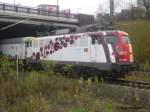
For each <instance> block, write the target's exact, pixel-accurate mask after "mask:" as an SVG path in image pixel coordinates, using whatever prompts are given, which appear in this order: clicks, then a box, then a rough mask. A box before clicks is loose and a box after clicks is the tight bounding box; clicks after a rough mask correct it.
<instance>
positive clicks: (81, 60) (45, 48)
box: [0, 31, 133, 70]
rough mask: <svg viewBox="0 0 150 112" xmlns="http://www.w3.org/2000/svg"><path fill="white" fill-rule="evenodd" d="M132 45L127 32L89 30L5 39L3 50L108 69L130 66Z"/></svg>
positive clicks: (39, 58) (25, 56) (0, 50)
mask: <svg viewBox="0 0 150 112" xmlns="http://www.w3.org/2000/svg"><path fill="white" fill-rule="evenodd" d="M107 35H108V37H107V38H105V36H107ZM105 39H106V40H105ZM107 39H108V40H107ZM129 45H130V46H131V44H130V42H129V39H128V34H127V33H126V32H122V31H109V32H87V33H80V34H67V35H56V36H46V37H23V38H14V39H7V40H3V41H1V44H0V52H2V53H3V54H6V55H8V56H10V57H12V58H13V57H16V56H18V57H19V58H20V59H28V58H29V59H32V60H52V61H57V62H65V63H74V64H78V65H84V66H90V67H96V68H99V69H100V70H108V69H112V68H113V67H115V66H114V65H116V66H117V67H118V66H119V67H122V66H124V65H125V66H128V65H129V66H130V64H131V63H130V62H131V60H133V58H132V59H130V57H131V56H132V50H129V47H130V46H129ZM130 49H131V47H130ZM132 57H133V56H132ZM120 60H121V61H120ZM115 69H116V68H115ZM117 69H118V68H117Z"/></svg>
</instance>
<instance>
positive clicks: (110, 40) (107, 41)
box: [105, 35, 118, 44]
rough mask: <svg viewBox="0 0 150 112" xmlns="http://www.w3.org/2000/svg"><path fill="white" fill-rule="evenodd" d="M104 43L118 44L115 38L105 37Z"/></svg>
mask: <svg viewBox="0 0 150 112" xmlns="http://www.w3.org/2000/svg"><path fill="white" fill-rule="evenodd" d="M105 42H106V43H108V44H116V43H117V42H118V39H117V36H112V35H107V36H105Z"/></svg>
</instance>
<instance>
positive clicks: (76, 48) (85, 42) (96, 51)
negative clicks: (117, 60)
mask: <svg viewBox="0 0 150 112" xmlns="http://www.w3.org/2000/svg"><path fill="white" fill-rule="evenodd" d="M64 37H65V38H64ZM91 41H92V37H90V36H88V35H86V34H80V35H63V36H54V37H50V36H49V37H41V38H39V46H38V50H39V51H38V52H34V53H33V54H34V55H33V58H34V59H42V60H54V61H66V62H67V61H71V62H96V63H106V56H105V52H104V48H103V45H102V44H98V43H95V44H94V45H93V44H92V42H91Z"/></svg>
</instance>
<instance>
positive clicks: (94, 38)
mask: <svg viewBox="0 0 150 112" xmlns="http://www.w3.org/2000/svg"><path fill="white" fill-rule="evenodd" d="M101 43H102V39H101V37H100V36H96V35H92V36H91V44H92V45H95V44H101Z"/></svg>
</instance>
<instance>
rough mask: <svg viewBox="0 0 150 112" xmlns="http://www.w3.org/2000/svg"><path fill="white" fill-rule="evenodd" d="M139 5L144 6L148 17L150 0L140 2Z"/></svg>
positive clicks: (139, 0) (140, 0)
mask: <svg viewBox="0 0 150 112" xmlns="http://www.w3.org/2000/svg"><path fill="white" fill-rule="evenodd" d="M138 5H139V6H143V7H144V8H145V9H146V14H147V16H148V12H149V9H150V0H138Z"/></svg>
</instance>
